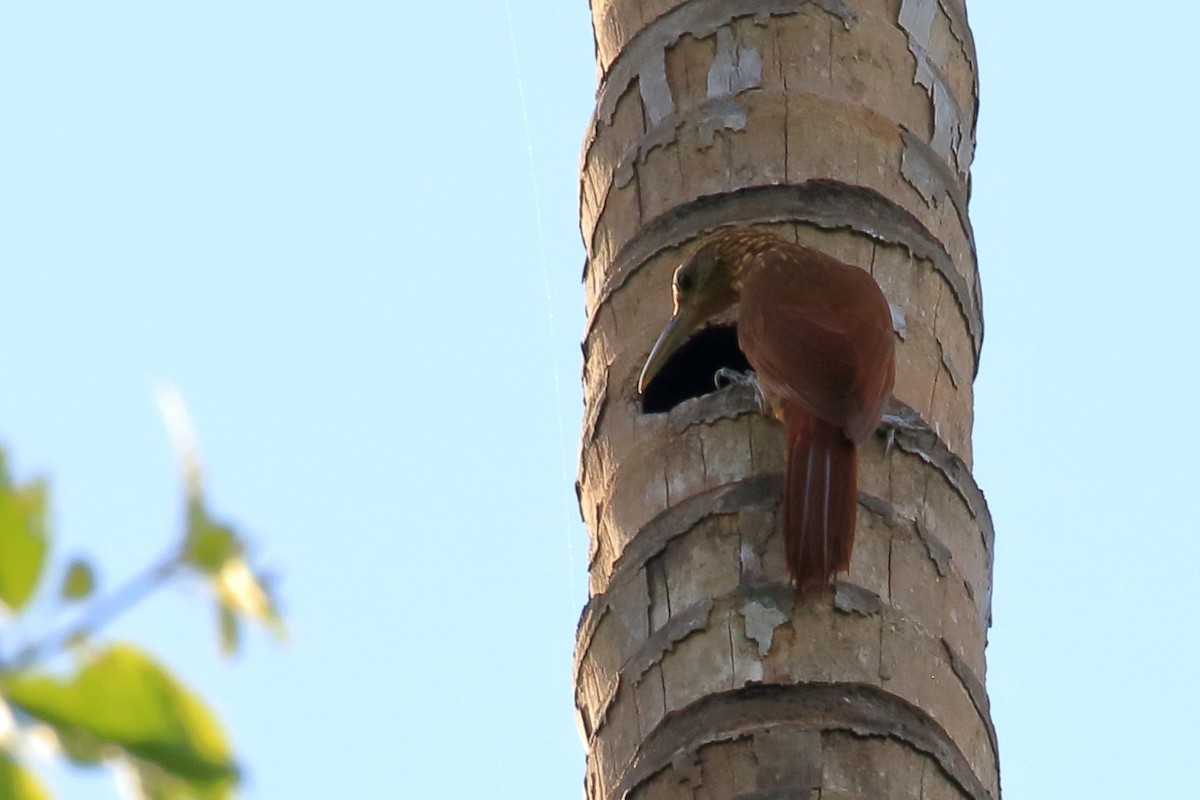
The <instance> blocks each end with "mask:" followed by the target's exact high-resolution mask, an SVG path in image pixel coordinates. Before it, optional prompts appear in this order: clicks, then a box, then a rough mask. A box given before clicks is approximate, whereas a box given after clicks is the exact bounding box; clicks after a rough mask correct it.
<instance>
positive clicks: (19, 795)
mask: <svg viewBox="0 0 1200 800" xmlns="http://www.w3.org/2000/svg"><path fill="white" fill-rule="evenodd" d="M0 800H50V793H49V792H47V791H46V787H45V786H43V785H42V782H41V781H39V780H38V779H37V776H36V775H34V774H33V773H32V772H30V771H29V770H27V769H25V768H24V767H22V766H21V765H20V764H18V763H17V762H16V761H15V760H13V757H12V756H10V755H9V754H8V753H5V752H4V751H2V750H0Z"/></svg>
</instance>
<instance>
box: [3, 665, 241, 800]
mask: <svg viewBox="0 0 1200 800" xmlns="http://www.w3.org/2000/svg"><path fill="white" fill-rule="evenodd" d="M0 689H3V690H4V693H5V694H6V695H7V697H8V699H9V702H11V703H12V705H14V706H16V707H18V708H20V709H21V710H23V711H24V712H26V713H27V714H29V715H31V716H33V717H36V718H37V719H39V720H42V721H43V722H45V723H47V724H49V725H50V726H52V727H54V728H56V729H60V730H65V731H77V732H81V733H84V734H87V735H89V736H91V737H93V738H95V739H96V740H98V741H99V742H100V743H103V744H112V745H115V746H117V747H120V748H122V749H123V750H125V751H126V752H128V753H129V754H131V755H133V756H136V757H137V758H139V759H141V760H144V761H146V762H149V763H151V764H154V765H156V766H158V767H160V768H162V770H163V771H165V772H166V773H168V774H170V775H172V776H174V777H176V778H179V779H181V780H184V781H188V782H197V783H203V784H205V785H208V784H214V785H216V784H220V785H225V784H228V785H232V784H233V782H234V781H235V780H236V776H237V768H236V765H235V764H234V762H233V759H232V756H231V754H230V749H229V744H228V743H227V742H226V740H225V735H224V733H223V732H222V731H221V728H220V725H219V724H218V722H217V720H216V718H215V717H214V716H213V714H212V713H211V712H210V711H209V710H208V708H207V707H206V706H205V705H204V704H203V702H201V700H200V699H199V698H198V697H196V696H195V695H194V694H192V693H191V692H190V691H188V690H187V689H186V688H184V687H183V686H182V685H180V684H179V683H178V682H177V681H176V680H175V678H174V677H173V676H172V675H171V674H170V673H169V672H167V671H166V670H165V669H164V668H162V667H161V666H159V665H158V664H156V663H155V662H154V661H152V660H151V659H150V658H149V656H147V655H145V654H144V653H142V652H141V651H140V650H138V649H136V648H134V647H131V646H128V645H114V646H112V647H110V648H108V649H106V650H104V651H102V652H100V653H98V654H96V655H95V656H94V657H93V658H91V659H90V660H89V661H88V662H87V663H86V664H85V665H84V666H83V668H82V669H81V670H80V671H79V673H78V674H77V675H76V676H75V677H74V678H72V679H70V680H67V681H61V680H58V679H56V678H52V677H50V676H48V675H44V674H35V673H31V672H25V673H17V674H14V675H11V676H8V677H4V678H0Z"/></svg>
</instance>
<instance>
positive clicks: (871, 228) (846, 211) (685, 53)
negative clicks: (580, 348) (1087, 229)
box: [575, 0, 999, 800]
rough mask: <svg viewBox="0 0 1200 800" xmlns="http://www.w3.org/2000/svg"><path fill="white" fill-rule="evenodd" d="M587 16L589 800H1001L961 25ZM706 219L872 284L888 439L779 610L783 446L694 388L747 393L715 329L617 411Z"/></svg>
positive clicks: (632, 11)
mask: <svg viewBox="0 0 1200 800" xmlns="http://www.w3.org/2000/svg"><path fill="white" fill-rule="evenodd" d="M592 16H593V23H594V29H595V35H596V57H597V62H598V66H599V70H600V88H599V92H598V94H597V100H596V113H595V117H594V119H593V121H592V125H591V128H590V130H589V132H588V136H587V140H586V142H585V145H584V155H583V164H582V174H581V198H580V203H581V211H580V216H581V227H582V231H583V237H584V242H585V244H586V247H587V266H586V272H585V276H584V281H585V285H586V298H587V305H588V325H587V330H586V333H585V338H584V384H585V395H586V403H587V407H586V413H585V418H584V425H583V435H582V439H583V441H582V456H581V464H580V476H579V497H580V504H581V506H582V510H583V515H584V518H585V520H586V522H587V524H588V528H589V531H590V534H591V548H590V552H589V574H590V595H591V599H590V600H589V602H588V604H587V606H586V608H585V609H584V612H583V616H582V618H581V619H580V623H579V630H578V638H577V645H576V661H575V665H576V698H577V706H578V711H579V719H580V727H581V730H582V733H583V736H584V737H585V741H586V744H587V749H588V762H587V777H586V782H585V783H586V791H587V796H588V797H589V798H590V799H591V800H620V798H626V797H628V798H667V797H669V798H676V797H678V798H711V799H712V800H719V799H720V798H734V797H738V798H760V799H761V800H766V799H767V798H784V797H787V798H793V797H800V798H808V797H820V798H822V800H830V798H851V797H862V798H893V797H905V798H963V797H969V798H985V797H991V798H996V797H998V796H999V768H998V762H997V752H996V738H995V732H994V729H993V727H992V724H991V720H990V716H989V712H988V700H987V695H986V693H985V690H984V674H985V662H984V646H985V643H986V633H987V627H988V624H989V620H990V613H991V612H990V609H991V563H992V526H991V521H990V518H989V516H988V511H987V506H986V504H985V503H984V499H983V495H982V493H981V492H980V490H979V489H978V487H977V486H976V484H975V483H974V481H973V479H972V477H971V473H970V467H969V465H970V462H971V424H972V378H973V376H974V374H975V370H976V365H977V361H978V356H979V348H980V344H981V342H982V334H983V321H982V314H981V308H980V291H979V282H978V275H977V271H976V260H975V248H974V242H973V238H972V232H971V226H970V222H969V221H968V218H967V197H968V194H969V186H970V181H969V168H970V163H971V158H972V155H973V149H974V131H975V115H976V108H977V104H976V97H977V88H978V85H977V79H976V73H975V68H976V65H975V54H974V45H973V42H972V39H971V33H970V30H969V28H968V26H967V19H966V9H965V7H964V0H809V1H808V2H805V1H804V0H690V2H680V1H679V0H592ZM730 223H736V224H742V225H756V226H763V227H765V228H768V229H770V230H772V231H774V232H776V233H778V234H780V235H781V236H784V237H785V238H790V239H791V240H793V241H799V242H802V243H804V244H808V245H810V246H813V247H817V248H819V249H821V250H824V251H826V252H828V253H830V254H832V255H834V256H836V257H838V258H840V259H842V260H843V261H846V262H849V263H852V264H858V265H860V266H861V267H863V268H864V269H868V270H869V271H870V272H871V273H872V274H873V275H874V276H875V278H876V279H877V280H878V282H879V284H880V285H881V286H882V287H883V290H884V292H885V294H886V295H887V297H888V300H889V302H890V303H891V304H892V309H893V317H894V322H895V328H896V333H897V375H896V389H895V398H896V401H895V402H894V404H893V408H892V413H893V415H894V417H893V419H892V423H893V426H892V427H893V431H892V433H893V437H892V438H891V439H890V440H889V439H888V438H886V437H885V436H884V435H880V436H878V437H876V438H875V439H874V440H872V441H871V442H868V443H867V444H865V445H864V446H862V447H861V449H860V464H861V466H860V478H859V488H860V495H859V509H858V531H857V539H856V543H855V548H854V556H853V560H852V564H851V568H850V571H849V573H848V574H847V575H842V576H840V577H841V580H840V581H839V582H838V583H837V584H836V587H835V589H834V591H832V592H829V593H827V594H825V595H823V596H821V597H819V598H816V599H811V600H806V601H804V602H802V603H796V602H794V601H793V595H792V590H791V587H790V585H789V584H788V583H787V579H786V574H785V570H784V565H783V545H782V540H781V536H780V531H779V522H780V520H779V516H780V515H779V513H778V512H779V509H778V503H779V497H780V492H781V487H782V471H783V440H782V431H781V428H780V426H779V425H778V424H777V423H775V422H774V421H773V420H770V419H768V418H767V417H764V416H763V415H762V414H761V413H759V410H758V406H757V404H756V401H755V398H754V396H753V393H752V392H751V391H749V390H747V389H744V388H741V387H737V386H734V387H730V388H725V389H721V390H719V391H716V390H714V389H713V384H712V373H713V372H714V371H715V369H716V367H719V366H722V365H729V366H735V367H742V368H744V360H742V359H741V357H740V354H739V353H738V352H737V348H736V334H735V332H734V330H733V328H732V327H730V326H731V325H732V324H734V323H735V321H736V310H735V311H734V312H733V314H732V315H729V316H727V317H726V318H725V319H724V320H723V322H724V323H725V325H724V327H723V326H722V325H721V324H718V325H716V326H715V327H713V328H711V329H709V330H708V331H707V332H703V333H702V334H700V335H699V336H697V337H696V339H694V340H693V341H694V345H693V346H685V348H684V349H682V350H681V351H680V352H679V353H678V354H677V357H676V359H675V361H674V362H672V364H669V365H668V367H667V368H666V369H664V371H663V373H662V374H661V377H660V379H659V380H658V381H656V382H655V383H656V385H655V386H653V387H651V390H650V391H648V392H647V395H646V397H645V400H644V403H645V405H644V406H643V398H641V397H639V396H638V394H637V391H636V382H637V377H638V372H639V370H640V368H641V365H642V362H643V360H644V359H645V357H646V354H647V352H648V351H649V349H650V347H651V345H652V344H653V342H654V339H655V336H656V335H657V333H658V331H659V330H660V328H661V327H662V325H663V323H664V321H665V320H666V318H667V316H668V315H669V313H670V310H671V309H670V291H669V285H670V276H671V272H672V270H673V269H674V268H675V267H676V266H677V265H678V264H679V263H680V261H681V260H682V258H683V257H684V256H685V255H686V254H687V253H689V252H690V249H691V247H692V246H693V244H694V242H695V241H696V239H697V237H699V236H701V235H702V234H703V233H705V232H706V231H709V230H712V229H713V228H715V227H718V226H720V225H724V224H730ZM720 322H722V321H721V320H719V321H718V323H720ZM818 791H819V794H818V793H817V792H818Z"/></svg>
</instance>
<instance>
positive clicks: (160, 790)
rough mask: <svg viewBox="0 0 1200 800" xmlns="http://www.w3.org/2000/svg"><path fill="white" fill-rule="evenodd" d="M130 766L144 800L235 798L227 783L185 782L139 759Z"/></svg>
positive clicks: (219, 799)
mask: <svg viewBox="0 0 1200 800" xmlns="http://www.w3.org/2000/svg"><path fill="white" fill-rule="evenodd" d="M129 766H130V768H131V771H132V773H133V777H134V780H135V781H136V782H137V788H138V794H139V796H140V797H141V798H143V800H229V798H231V797H233V789H232V787H231V786H230V785H229V784H228V783H227V782H205V781H189V780H184V779H182V778H178V777H176V776H174V775H171V774H170V773H167V772H165V771H163V770H162V769H161V768H159V767H157V766H155V765H154V764H151V763H148V762H146V761H139V760H137V759H131V760H130V762H129Z"/></svg>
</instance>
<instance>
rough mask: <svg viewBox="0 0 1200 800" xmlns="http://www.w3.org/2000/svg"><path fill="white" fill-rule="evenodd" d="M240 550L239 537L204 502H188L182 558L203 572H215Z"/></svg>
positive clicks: (214, 573)
mask: <svg viewBox="0 0 1200 800" xmlns="http://www.w3.org/2000/svg"><path fill="white" fill-rule="evenodd" d="M242 550H243V545H242V540H241V538H240V537H239V536H238V535H237V532H236V531H234V530H233V528H231V527H230V526H228V525H223V524H221V523H219V522H217V521H216V520H215V519H213V518H212V516H211V515H209V513H208V511H206V510H205V508H204V506H203V504H201V503H199V502H193V503H189V504H188V529H187V536H186V537H185V539H184V544H183V556H184V560H185V561H186V562H187V563H188V564H190V565H191V566H193V567H195V568H196V569H198V570H200V571H201V572H203V573H204V574H206V575H216V574H217V573H218V572H220V571H221V568H222V567H224V566H225V564H226V562H228V561H229V560H230V559H232V558H237V557H238V556H240V555H241V553H242Z"/></svg>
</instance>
